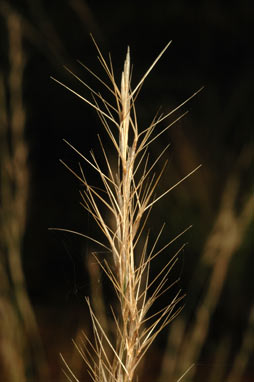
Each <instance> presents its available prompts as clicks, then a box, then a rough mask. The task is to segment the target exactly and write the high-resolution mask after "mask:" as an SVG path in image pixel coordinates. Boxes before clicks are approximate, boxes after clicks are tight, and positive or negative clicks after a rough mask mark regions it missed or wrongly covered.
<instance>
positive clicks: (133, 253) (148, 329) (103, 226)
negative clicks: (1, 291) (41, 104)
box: [56, 41, 199, 382]
mask: <svg viewBox="0 0 254 382" xmlns="http://www.w3.org/2000/svg"><path fill="white" fill-rule="evenodd" d="M94 43H95V41H94ZM169 45H170V43H168V44H167V45H166V47H165V48H164V49H163V50H162V52H161V53H160V54H159V55H158V57H157V58H156V59H155V61H154V62H153V64H152V65H151V66H150V68H149V69H148V70H147V72H146V73H145V75H144V76H143V77H142V78H141V80H140V81H139V83H138V84H137V85H136V86H135V87H134V89H133V90H132V88H131V65H130V50H129V49H128V51H127V55H126V59H125V63H124V69H123V72H122V77H121V85H120V87H119V86H118V85H117V83H116V79H115V76H114V71H113V65H112V61H111V58H110V57H109V64H108V63H107V62H106V60H105V59H104V57H103V55H102V54H101V51H100V49H99V48H98V46H97V44H96V43H95V46H96V48H97V52H98V58H99V61H100V64H101V65H102V67H103V69H104V70H105V73H106V75H107V78H108V80H109V82H110V85H108V83H106V82H105V81H104V80H102V79H101V78H99V77H98V76H97V75H96V74H95V73H94V72H93V71H91V70H90V69H88V68H86V67H85V66H84V65H83V66H84V67H85V68H86V69H87V70H88V71H89V73H90V74H91V75H92V76H94V77H95V78H96V79H97V80H98V81H99V82H100V83H101V84H102V85H103V86H104V87H105V88H106V89H107V91H109V92H110V93H111V95H113V97H114V104H112V103H110V102H108V101H107V99H106V98H104V97H103V96H102V95H101V94H100V93H98V92H96V91H95V90H93V89H92V88H90V87H89V86H88V85H87V84H86V83H84V82H83V81H82V80H81V79H80V78H79V77H77V76H76V75H75V74H74V73H72V74H73V75H74V76H75V77H76V78H77V80H79V81H80V82H81V83H82V84H83V85H84V86H86V87H87V88H88V89H89V91H90V92H91V95H92V99H91V100H88V99H87V98H84V97H83V96H81V95H80V94H79V93H77V92H75V91H74V90H72V89H71V88H69V87H67V86H66V85H64V84H62V83H61V82H59V81H57V80H56V81H57V82H58V83H60V84H61V85H63V86H64V87H65V88H67V89H68V90H69V91H71V92H72V93H74V94H75V95H77V96H78V97H79V98H82V99H83V100H84V101H85V102H86V103H88V104H89V105H90V106H92V107H93V108H94V109H95V110H96V111H97V113H98V115H99V118H100V120H101V122H102V124H103V126H104V129H105V131H106V132H107V134H108V136H109V138H110V141H111V143H112V144H113V147H114V152H115V162H114V163H117V166H115V165H114V164H113V162H112V158H111V157H110V158H109V155H108V153H107V150H106V149H105V146H104V144H103V142H102V140H101V139H100V138H99V142H100V147H101V150H102V153H103V157H104V166H103V165H101V164H100V163H99V162H98V160H97V158H96V156H95V154H94V153H93V152H91V159H88V158H87V157H85V156H84V155H83V154H82V153H80V152H79V151H78V150H77V149H76V148H74V147H73V146H72V145H71V144H70V143H68V142H67V144H68V145H69V146H70V147H71V148H72V149H73V150H75V151H76V152H77V153H78V155H79V156H80V157H81V158H82V159H83V160H84V161H85V162H86V163H88V164H89V165H90V166H91V168H92V169H93V170H95V172H96V173H97V175H98V177H99V178H100V181H101V184H102V188H99V187H94V186H92V185H90V184H89V183H88V181H87V179H86V176H85V174H84V171H83V170H82V168H81V166H80V173H77V172H76V171H74V170H72V169H71V168H70V167H69V166H68V165H67V164H65V163H64V165H65V166H66V167H67V168H68V169H69V170H70V171H71V172H72V173H73V174H74V175H75V176H76V177H77V178H78V179H79V181H80V182H82V184H83V185H84V191H83V192H81V197H82V205H83V207H84V208H85V209H86V210H87V211H88V212H89V213H90V214H91V216H92V217H93V218H94V220H95V222H96V223H97V225H98V227H99V228H100V230H101V231H102V232H103V234H104V236H105V238H106V242H101V241H99V240H97V239H96V238H93V237H90V236H88V235H86V234H81V233H78V234H79V235H82V236H84V237H85V238H87V239H89V240H92V241H93V242H94V243H96V244H97V245H99V246H101V247H103V248H104V249H106V250H107V251H108V257H106V258H105V259H104V260H101V258H100V256H99V255H98V254H97V255H96V254H95V255H94V256H95V258H96V261H97V262H98V264H99V265H100V267H101V268H102V270H103V271H104V272H105V274H106V275H107V276H108V278H109V280H110V281H111V283H112V285H113V287H114V291H115V293H116V296H117V301H118V307H117V308H116V307H114V308H113V307H112V309H111V311H112V318H113V320H114V327H115V336H114V338H115V339H114V340H112V338H111V337H110V336H109V335H108V334H107V333H106V331H105V329H104V328H103V325H102V324H101V322H100V320H99V318H98V317H97V316H96V314H95V313H94V310H93V308H92V305H91V303H90V300H89V298H87V299H86V300H87V304H88V307H89V311H90V316H91V320H92V325H93V333H94V339H93V341H91V340H90V339H89V338H88V336H85V335H84V336H85V341H84V346H81V345H79V344H75V345H76V347H77V349H78V351H79V353H80V355H81V356H82V357H83V359H84V360H85V362H86V363H87V366H88V370H89V373H90V375H91V377H92V380H93V381H96V382H102V381H104V382H109V381H112V382H113V381H114V382H116V381H117V382H131V381H134V379H135V377H136V369H137V366H138V365H139V363H140V361H141V359H142V358H143V356H144V354H145V353H146V351H147V350H148V348H149V347H150V345H151V344H152V342H153V341H154V339H155V338H156V336H157V335H158V334H159V333H160V332H161V330H162V329H163V328H164V327H165V326H166V325H168V324H169V322H170V321H171V320H172V319H173V318H174V317H175V316H176V315H177V314H178V312H179V310H180V309H181V304H179V302H180V301H181V300H182V296H181V293H180V291H179V292H178V293H176V295H175V297H174V298H173V299H172V300H171V301H170V303H169V304H168V305H166V306H165V307H163V308H162V309H160V310H159V311H158V312H157V313H154V312H152V313H150V312H151V310H150V309H151V307H152V305H153V304H154V302H155V301H156V300H157V299H158V298H159V297H161V296H162V294H164V293H165V292H166V291H167V290H168V289H169V288H171V287H172V285H173V284H174V282H173V283H171V284H169V282H168V274H169V272H170V270H171V269H172V267H173V266H174V264H175V263H176V261H177V258H178V254H179V253H180V251H181V250H182V248H183V247H184V245H182V246H181V248H180V249H179V250H178V251H177V253H175V254H174V255H173V256H172V257H170V258H169V260H168V262H167V264H166V265H163V267H162V269H161V270H160V271H159V273H158V274H157V275H156V276H155V277H153V278H151V275H150V268H151V264H152V261H153V260H154V259H155V258H156V257H157V256H158V255H159V254H161V253H162V252H163V251H164V250H165V249H166V248H167V247H168V246H169V245H170V244H171V243H172V242H173V241H175V240H176V239H177V238H178V237H179V236H181V235H182V234H183V233H184V232H185V231H186V230H184V231H183V232H182V233H180V234H179V235H178V236H177V237H176V238H174V239H173V240H171V241H170V242H169V243H168V244H166V245H163V247H162V248H159V249H158V246H159V245H158V243H159V238H160V236H161V234H162V231H163V229H164V225H163V226H162V228H161V229H160V231H159V233H158V235H157V238H156V240H155V242H154V243H152V244H151V243H149V235H148V234H145V232H144V229H145V227H146V223H147V218H148V216H149V213H150V211H151V208H152V207H153V206H154V204H156V203H157V202H158V201H159V200H160V199H161V198H162V197H163V196H164V195H166V194H167V193H168V192H169V191H171V190H172V189H173V188H175V187H176V186H177V185H178V184H180V183H181V182H182V181H183V180H184V179H186V178H187V177H189V176H190V175H191V174H192V173H194V172H195V171H196V170H197V169H198V168H199V166H198V167H197V168H195V169H194V170H193V171H192V172H191V173H189V174H188V175H186V176H185V177H184V178H183V179H181V180H180V181H179V182H178V183H177V184H175V185H173V186H172V187H170V188H169V189H167V190H166V191H165V192H163V193H162V194H161V195H159V196H155V189H156V187H157V185H158V182H159V180H160V178H161V175H162V174H163V172H164V169H165V164H164V165H163V166H162V169H161V171H160V172H159V174H157V175H156V173H155V166H156V165H157V164H158V162H159V161H160V160H161V158H162V156H163V155H164V154H165V151H166V150H167V148H168V146H167V147H165V149H163V151H162V152H161V154H160V155H159V156H158V157H157V159H156V160H155V161H154V162H153V163H152V164H150V162H149V155H148V148H149V146H150V144H151V143H152V142H154V141H155V140H156V139H157V138H158V137H159V136H160V135H161V134H163V133H164V132H165V131H167V130H168V129H169V128H170V126H172V125H173V124H174V123H175V122H176V121H178V120H179V119H180V118H181V117H182V116H183V115H185V114H186V113H184V114H182V115H181V116H180V117H178V118H177V119H176V120H174V122H171V123H169V124H168V125H167V126H166V127H164V128H163V129H161V130H158V125H159V124H160V123H161V122H162V121H165V120H166V119H167V118H168V117H169V116H170V115H172V114H173V113H174V112H175V111H176V110H178V109H179V108H180V107H181V106H183V105H184V104H185V103H186V102H187V101H188V100H186V101H184V102H183V103H182V104H181V105H179V106H178V107H177V108H175V109H174V110H171V111H170V112H169V113H167V114H166V115H158V116H156V117H155V118H154V119H153V121H152V123H151V124H150V125H149V126H148V127H147V128H145V129H143V130H139V128H138V118H137V115H136V109H135V101H136V97H137V95H138V93H139V90H140V88H141V86H142V84H143V82H144V80H145V78H146V77H147V75H148V74H149V73H150V71H151V70H152V69H153V67H154V66H155V64H156V63H157V61H158V60H159V59H160V58H161V56H162V55H163V53H164V52H165V51H166V49H167V48H168V46H169ZM194 95H195V94H193V95H192V96H191V97H190V98H192V97H193V96H194ZM105 209H106V210H107V212H106V213H105ZM108 216H110V219H108V218H107V217H108ZM108 221H110V222H111V223H112V222H113V224H109V223H108ZM187 229H188V228H187ZM65 231H69V232H74V231H71V230H65ZM74 233H77V232H74ZM141 237H142V238H143V239H142V244H141ZM64 363H65V365H66V368H67V371H66V375H67V377H68V379H69V380H75V381H78V378H77V377H76V376H75V374H74V372H73V371H72V370H71V369H70V367H69V366H68V364H67V362H66V361H65V360H64Z"/></svg>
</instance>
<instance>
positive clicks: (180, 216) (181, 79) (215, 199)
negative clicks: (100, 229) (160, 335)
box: [1, 0, 254, 381]
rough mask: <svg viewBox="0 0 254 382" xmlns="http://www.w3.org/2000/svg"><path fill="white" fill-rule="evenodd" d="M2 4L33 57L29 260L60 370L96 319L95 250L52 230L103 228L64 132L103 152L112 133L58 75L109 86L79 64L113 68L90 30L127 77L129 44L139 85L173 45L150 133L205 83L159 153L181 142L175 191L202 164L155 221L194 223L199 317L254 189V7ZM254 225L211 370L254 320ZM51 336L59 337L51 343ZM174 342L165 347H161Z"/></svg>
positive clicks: (184, 261) (191, 300) (237, 267)
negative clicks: (226, 344)
mask: <svg viewBox="0 0 254 382" xmlns="http://www.w3.org/2000/svg"><path fill="white" fill-rule="evenodd" d="M1 3H2V4H1V7H2V9H6V6H7V4H8V7H10V8H8V9H12V10H15V11H16V12H17V13H18V14H19V15H20V16H21V18H22V25H23V48H24V53H25V57H26V66H25V73H24V82H23V97H24V104H25V110H26V125H25V135H26V139H27V142H28V147H29V158H28V165H29V169H30V184H29V200H28V206H27V211H28V212H27V213H28V218H27V227H26V232H25V237H24V246H23V255H22V260H23V266H24V272H25V276H26V281H27V288H28V293H29V296H30V299H31V302H32V305H33V307H34V309H35V313H36V317H37V320H38V322H39V327H40V330H41V333H42V338H43V339H44V340H43V342H44V343H45V347H46V353H47V357H48V358H49V362H51V361H52V359H54V362H56V365H55V368H56V369H57V368H58V367H59V369H60V366H59V365H58V364H57V362H58V360H57V359H58V358H57V357H58V352H60V351H62V347H66V348H68V346H69V347H71V346H72V344H71V337H72V336H73V335H75V334H74V333H75V332H76V330H77V328H78V327H79V326H80V325H82V324H84V322H86V321H87V320H86V316H87V311H86V308H85V306H84V305H85V303H84V302H83V300H84V299H83V297H84V296H85V295H87V294H88V293H89V288H90V286H89V285H90V283H89V275H88V272H87V271H86V269H85V266H84V263H85V262H86V260H85V259H86V257H87V256H88V253H89V250H90V244H89V243H86V242H85V241H84V240H83V239H81V238H79V237H73V236H72V235H69V234H66V233H59V232H54V231H48V228H49V227H63V228H69V229H73V230H78V231H80V232H84V233H89V234H92V231H93V227H92V223H91V220H90V218H89V217H88V216H87V215H86V214H85V213H84V212H83V211H82V209H81V207H80V206H79V201H80V197H79V193H78V191H79V188H80V185H79V184H78V182H77V181H76V180H75V179H74V178H73V177H72V176H71V175H70V174H69V173H68V171H66V169H65V168H64V167H63V166H62V165H61V164H60V163H59V158H61V159H63V160H65V161H66V162H67V163H69V164H70V165H71V166H73V167H75V166H76V165H77V162H78V161H79V160H80V159H79V158H78V157H77V156H76V155H75V154H74V153H73V152H71V149H70V148H69V147H68V146H67V145H66V144H65V143H64V142H63V141H62V138H65V139H67V140H68V141H70V142H71V143H72V144H73V145H74V146H75V147H77V148H78V149H79V150H80V151H81V152H82V153H84V155H87V154H88V153H89V150H90V149H91V148H94V150H96V149H99V145H98V143H97V137H96V135H97V133H98V132H99V133H101V126H100V123H99V121H98V119H97V116H96V113H95V112H94V111H93V110H91V109H90V108H89V106H87V105H86V104H85V103H84V102H82V101H81V100H79V99H78V98H76V97H75V96H74V95H72V94H70V93H68V92H67V91H66V90H65V89H64V88H62V87H61V86H59V85H58V84H56V83H55V82H54V81H53V80H52V79H51V78H50V76H53V77H55V78H57V79H58V80H60V81H63V82H64V83H66V84H68V85H69V86H71V87H73V88H74V89H76V90H78V91H80V92H81V93H82V94H83V95H85V96H89V94H88V91H87V90H86V89H84V88H82V87H81V86H80V85H79V84H78V83H77V81H75V79H73V77H72V76H70V75H69V74H68V73H67V72H66V71H65V70H64V68H63V65H66V66H68V67H69V68H71V69H72V70H73V71H74V72H75V73H77V74H78V75H80V76H81V77H82V79H83V80H84V81H85V82H87V83H89V84H92V85H94V86H95V87H96V88H99V89H100V86H99V85H98V84H97V83H96V82H95V81H94V80H93V79H91V77H90V76H89V74H88V73H87V72H85V71H84V69H82V67H80V65H79V64H78V63H77V62H76V59H79V60H80V61H82V62H83V63H85V64H86V65H87V66H88V67H89V68H91V69H93V70H94V71H95V72H96V73H99V74H102V69H101V68H100V65H99V62H98V60H97V58H96V56H97V52H96V49H95V47H94V45H93V43H92V40H91V38H90V36H89V33H90V32H91V33H92V34H93V36H94V38H95V40H96V42H97V43H98V45H99V47H100V48H101V50H102V52H103V54H104V55H105V57H107V55H108V52H109V51H110V52H111V55H112V60H113V64H114V68H115V74H116V77H117V78H118V79H120V75H121V70H122V65H123V60H124V57H125V54H126V49H127V46H128V45H129V46H130V48H131V60H132V63H133V84H134V85H135V83H137V81H138V79H139V78H141V76H142V75H143V73H144V72H145V70H147V69H148V67H149V66H150V64H151V63H152V61H153V60H154V59H155V58H156V56H157V55H158V54H159V52H160V51H161V50H162V49H163V47H164V46H165V45H166V43H167V42H168V41H170V40H172V44H171V45H170V47H169V49H168V50H167V51H166V53H165V54H164V56H163V57H162V59H161V60H160V61H159V63H158V64H157V65H156V67H155V68H154V69H153V71H152V73H151V74H150V75H149V77H148V79H147V80H146V83H145V85H144V87H143V89H142V91H141V94H140V96H139V99H138V101H137V108H138V112H139V121H140V126H141V128H142V127H143V126H144V127H145V126H146V124H147V123H149V121H151V119H152V118H153V116H154V114H155V113H156V112H157V110H158V109H159V107H161V108H162V111H164V112H167V111H169V110H170V109H172V108H173V107H175V106H176V105H177V104H179V103H181V102H182V101H183V100H184V99H186V98H187V97H189V96H190V95H192V94H193V93H194V92H195V91H197V90H198V89H200V88H201V87H202V86H204V90H203V91H202V92H201V93H199V94H198V95H197V96H196V97H195V98H194V99H192V100H191V101H190V102H189V103H188V105H185V106H184V107H183V111H185V110H189V111H190V112H189V114H188V115H187V116H186V117H184V118H183V119H182V120H181V121H180V122H179V123H178V124H177V125H176V126H174V127H173V128H172V129H170V130H169V132H167V133H165V134H164V135H163V136H162V137H161V138H160V140H159V142H158V143H157V144H156V145H155V146H154V149H153V150H154V151H153V153H152V155H156V153H157V152H159V150H160V149H161V148H162V147H163V146H164V144H165V142H166V143H167V142H170V143H171V147H170V150H169V155H168V159H169V165H168V168H167V172H166V176H164V178H163V180H162V188H163V187H164V188H165V187H167V185H171V184H173V183H174V181H175V180H176V181H177V180H179V179H180V177H181V176H184V175H186V174H187V172H188V171H191V170H192V169H193V168H194V167H195V166H197V165H199V164H200V163H202V168H201V170H199V172H198V173H197V174H195V175H194V176H193V177H191V178H190V179H189V180H187V181H186V182H185V183H184V184H183V185H181V186H180V187H179V188H178V189H176V190H174V191H173V192H172V194H170V195H168V196H167V197H166V198H165V199H164V201H163V202H162V204H161V205H160V207H158V210H157V214H156V215H155V216H154V218H153V219H154V222H155V226H159V225H160V224H161V222H162V221H166V223H167V230H166V231H167V233H169V236H170V237H173V236H174V235H175V234H177V233H179V232H180V231H181V230H182V229H184V228H185V227H186V226H188V225H189V224H193V228H192V230H191V231H189V232H188V233H187V234H186V236H185V238H184V241H188V242H189V244H188V247H187V249H186V250H185V252H184V253H183V254H182V257H181V260H180V265H179V267H178V268H177V269H176V270H175V271H174V272H175V274H176V275H179V274H180V275H181V282H180V283H181V288H182V289H183V291H184V292H186V293H187V297H186V301H185V304H186V306H185V310H184V311H186V313H184V312H183V313H181V314H183V315H184V314H186V315H187V314H190V316H191V317H192V316H193V315H195V313H194V312H193V310H194V308H193V307H195V304H196V301H197V300H198V297H197V296H196V295H195V293H194V291H192V290H191V289H190V285H193V284H191V281H190V280H192V279H193V277H194V278H195V279H196V280H195V281H196V284H195V285H199V284H200V285H202V282H203V279H204V278H205V275H206V274H208V273H206V272H208V271H207V270H206V269H203V268H202V269H203V270H202V272H203V273H202V274H201V273H198V274H197V273H196V270H197V267H198V261H199V258H200V256H201V253H202V251H203V248H204V247H205V243H206V240H207V237H208V236H209V232H211V230H212V228H213V224H214V222H215V221H216V217H217V216H218V213H219V210H220V205H221V198H222V195H223V192H224V189H225V185H226V184H227V180H228V179H229V178H230V177H234V174H237V179H238V183H239V187H238V190H237V197H236V200H235V204H234V211H235V214H236V215H237V214H239V213H240V211H241V208H242V206H243V205H244V202H245V200H246V199H247V198H248V197H249V195H250V193H251V192H253V156H252V152H253V151H252V150H253V140H252V139H253V135H252V110H253V105H252V104H253V63H254V62H253V53H252V45H251V42H250V25H251V22H252V21H253V6H252V5H250V4H248V3H247V1H241V2H239V1H238V2H236V1H230V2H229V1H211V0H210V1H184V0H183V1H156V2H143V1H136V2H127V1H125V2H123V1H110V0H108V1H105V2H103V1H101V2H100V1H86V2H82V1H74V0H73V1H67V0H64V1H45V0H44V1H42V0H41V1H39V0H31V1H15V2H10V3H5V2H3V1H2V2H1ZM5 14H6V13H5V12H3V11H2V12H1V71H2V72H3V73H8V55H7V54H6V52H7V50H8V41H7V37H6V36H7V31H6V26H5ZM102 134H103V133H102ZM246 153H247V154H246ZM246 158H247V159H246ZM88 176H89V175H88ZM91 177H92V175H91ZM91 179H92V178H91ZM252 231H253V218H252V224H250V223H249V224H248V225H247V227H246V229H245V230H244V234H243V235H242V243H241V245H239V247H238V248H237V251H236V253H234V256H232V259H231V261H230V264H229V267H228V272H227V280H226V282H225V284H224V287H223V289H222V293H221V296H220V298H219V301H218V306H217V308H216V310H215V312H214V313H213V320H212V322H211V327H210V332H209V336H208V341H207V345H206V347H205V348H204V349H205V350H204V354H203V359H204V360H205V361H204V362H207V363H208V364H209V361H210V359H211V354H212V353H213V350H214V349H215V345H216V344H217V342H216V341H217V340H218V338H220V337H221V335H222V334H223V333H225V328H226V327H227V334H228V335H229V336H231V335H232V336H233V335H234V334H235V333H238V334H239V333H242V332H243V331H244V328H245V326H246V325H247V324H246V323H247V320H248V316H249V312H250V309H251V306H252V305H253V269H254V262H253V232H252ZM163 240H164V239H163ZM173 251H174V248H173V249H172V253H173ZM169 252H170V251H169ZM175 274H173V275H172V277H175ZM196 274H197V276H196ZM198 278H200V280H198ZM192 283H193V282H192ZM200 285H199V287H200ZM201 290H202V287H201ZM52 336H54V344H53V346H50V345H49V344H50V343H51V341H52ZM63 337H64V338H63ZM240 343H241V336H240V334H239V335H238V336H237V335H236V336H235V337H234V339H233V341H232V352H234V351H235V349H236V347H237V346H238V345H239V344H240ZM163 344H164V342H163V341H162V344H161V345H160V344H159V345H158V346H162V347H163V346H164V345H165V344H164V345H163ZM154 368H155V369H156V366H155V367H154ZM249 368H250V367H249ZM52 373H53V372H52ZM55 373H57V372H55ZM155 375H156V373H155ZM55 378H58V377H55ZM59 378H60V377H59ZM250 380H252V379H250ZM246 381H247V379H246Z"/></svg>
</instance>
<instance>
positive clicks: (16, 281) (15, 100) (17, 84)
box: [0, 7, 47, 382]
mask: <svg viewBox="0 0 254 382" xmlns="http://www.w3.org/2000/svg"><path fill="white" fill-rule="evenodd" d="M1 10H2V11H4V10H5V18H6V25H7V35H8V36H9V78H8V79H6V80H5V82H4V81H3V79H2V78H1V84H0V85H1V101H2V102H1V103H2V104H1V126H0V129H1V199H0V202H1V206H0V208H1V209H0V225H1V233H0V235H1V264H0V268H1V276H2V277H1V287H2V288H3V290H4V293H1V296H2V297H1V300H0V310H1V314H0V319H1V325H0V332H1V341H0V347H1V356H2V359H3V367H4V378H5V379H4V380H5V381H11V382H15V381H17V382H22V381H27V378H28V375H27V371H28V369H29V368H31V367H35V368H36V367H37V374H36V378H37V380H38V381H40V380H41V381H43V380H45V378H47V372H46V369H47V368H46V366H45V363H44V362H43V357H42V350H41V349H42V348H41V344H40V339H39V334H38V330H37V325H36V321H35V317H34V313H33V309H32V307H31V304H30V301H29V298H28V295H27V290H26V283H25V278H24V273H23V268H22V246H23V237H24V232H25V228H26V216H27V199H28V187H29V169H28V164H27V155H28V148H27V143H26V141H25V133H24V130H25V119H26V115H25V110H24V105H23V94H22V89H23V75H24V65H25V58H24V51H23V47H22V25H21V21H20V17H19V15H18V14H17V13H15V12H13V11H10V10H9V8H8V7H7V8H6V9H5V8H3V9H1ZM7 93H8V97H7V96H6V94H7ZM7 99H8V101H7Z"/></svg>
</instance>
